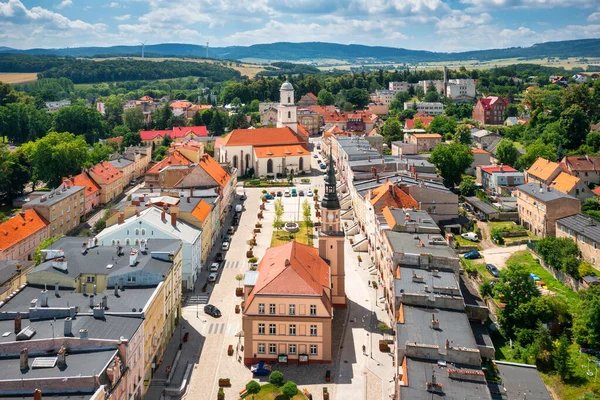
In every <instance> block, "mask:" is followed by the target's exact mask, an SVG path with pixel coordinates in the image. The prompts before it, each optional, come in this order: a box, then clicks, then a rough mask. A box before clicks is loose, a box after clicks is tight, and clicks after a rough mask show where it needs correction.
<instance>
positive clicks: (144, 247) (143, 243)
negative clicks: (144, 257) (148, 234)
mask: <svg viewBox="0 0 600 400" xmlns="http://www.w3.org/2000/svg"><path fill="white" fill-rule="evenodd" d="M140 251H141V252H142V253H143V254H146V239H142V240H140Z"/></svg>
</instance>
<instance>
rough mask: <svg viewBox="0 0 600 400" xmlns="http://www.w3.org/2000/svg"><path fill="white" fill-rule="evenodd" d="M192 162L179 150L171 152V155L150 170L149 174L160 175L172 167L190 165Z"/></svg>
mask: <svg viewBox="0 0 600 400" xmlns="http://www.w3.org/2000/svg"><path fill="white" fill-rule="evenodd" d="M190 164H192V162H191V161H190V160H188V159H187V158H186V157H185V156H184V155H183V154H181V153H180V152H178V151H177V150H170V151H169V154H168V155H167V156H166V157H165V158H163V159H162V160H161V161H159V162H157V163H156V164H154V165H153V166H152V168H150V169H149V170H148V172H147V174H158V173H159V172H160V170H161V169H163V168H165V167H168V166H171V165H190Z"/></svg>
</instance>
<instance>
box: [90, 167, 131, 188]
mask: <svg viewBox="0 0 600 400" xmlns="http://www.w3.org/2000/svg"><path fill="white" fill-rule="evenodd" d="M90 173H93V174H94V175H95V176H96V177H95V178H93V179H94V181H96V183H97V184H99V185H101V184H110V183H112V182H114V181H116V180H118V179H120V178H121V177H122V176H123V172H122V171H119V170H118V169H117V168H115V166H114V165H112V164H111V163H109V162H108V161H102V162H101V163H98V164H96V165H94V166H93V167H92V168H90ZM98 181H99V182H98Z"/></svg>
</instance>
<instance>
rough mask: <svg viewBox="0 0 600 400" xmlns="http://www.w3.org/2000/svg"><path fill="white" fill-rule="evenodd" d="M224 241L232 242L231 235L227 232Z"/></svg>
mask: <svg viewBox="0 0 600 400" xmlns="http://www.w3.org/2000/svg"><path fill="white" fill-rule="evenodd" d="M223 241H225V242H230V241H231V235H229V233H226V234H225V235H224V236H223Z"/></svg>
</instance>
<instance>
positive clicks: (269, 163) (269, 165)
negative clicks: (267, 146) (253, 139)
mask: <svg viewBox="0 0 600 400" xmlns="http://www.w3.org/2000/svg"><path fill="white" fill-rule="evenodd" d="M272 173H273V160H271V159H270V158H269V159H268V160H267V174H272Z"/></svg>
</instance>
